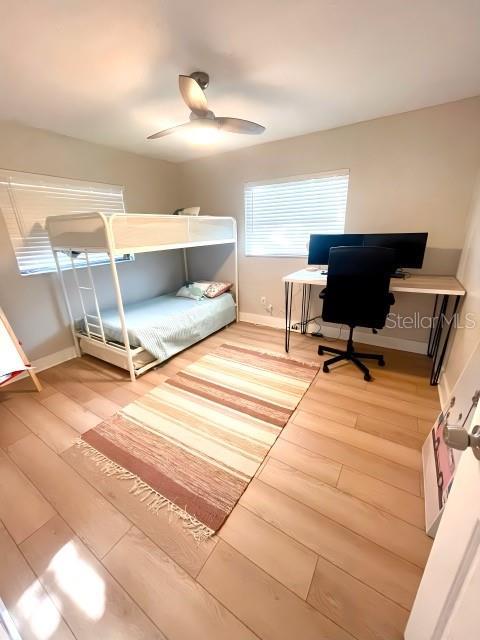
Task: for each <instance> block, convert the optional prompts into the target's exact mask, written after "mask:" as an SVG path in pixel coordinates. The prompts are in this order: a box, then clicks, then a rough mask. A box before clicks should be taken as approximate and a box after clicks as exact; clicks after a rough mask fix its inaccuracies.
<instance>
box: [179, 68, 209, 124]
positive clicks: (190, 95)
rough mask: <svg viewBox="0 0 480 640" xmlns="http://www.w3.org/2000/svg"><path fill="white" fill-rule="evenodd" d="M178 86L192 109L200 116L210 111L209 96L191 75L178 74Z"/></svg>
mask: <svg viewBox="0 0 480 640" xmlns="http://www.w3.org/2000/svg"><path fill="white" fill-rule="evenodd" d="M178 86H179V88H180V93H181V94H182V98H183V100H184V102H185V104H186V105H187V107H188V108H189V109H190V111H193V113H196V114H197V115H200V116H201V115H203V114H205V113H207V112H208V106H207V98H206V97H205V94H204V93H203V90H202V88H201V87H200V85H199V84H198V82H197V81H196V80H194V79H193V78H191V77H190V76H178Z"/></svg>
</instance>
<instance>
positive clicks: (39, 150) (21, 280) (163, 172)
mask: <svg viewBox="0 0 480 640" xmlns="http://www.w3.org/2000/svg"><path fill="white" fill-rule="evenodd" d="M0 167H1V168H5V169H11V170H18V171H29V172H33V173H43V174H49V175H53V176H62V177H67V178H68V177H70V178H78V179H83V180H92V181H97V182H107V183H111V184H120V185H124V187H125V204H126V208H127V210H128V211H133V212H135V211H145V212H157V213H158V212H162V213H163V212H165V213H167V212H170V211H172V210H174V209H175V208H177V207H178V206H179V205H178V193H179V192H178V181H177V173H178V168H177V167H176V165H174V164H171V163H168V162H162V161H159V160H153V159H148V158H144V157H142V156H138V155H135V154H132V153H126V152H122V151H117V150H114V149H110V148H108V147H103V146H100V145H94V144H90V143H87V142H83V141H80V140H76V139H74V138H68V137H66V136H60V135H56V134H54V133H50V132H47V131H41V130H39V129H32V128H29V127H23V126H20V125H17V124H12V123H6V122H0ZM182 265H183V263H182V261H181V256H180V255H178V252H176V254H174V255H172V254H171V253H169V254H168V255H167V254H161V253H156V254H144V255H138V256H137V259H136V261H135V262H134V263H128V264H122V265H120V268H119V272H120V279H121V281H122V284H123V285H124V292H125V297H126V299H127V300H134V299H141V298H144V297H148V296H150V295H158V294H159V293H161V292H163V291H166V290H171V289H174V288H175V287H176V286H177V285H179V280H181V279H182V277H183V275H182V274H183V272H182V269H183V266H182ZM95 275H96V277H98V279H99V282H100V283H101V289H102V292H103V294H104V295H103V296H102V297H103V299H104V300H110V301H112V302H113V295H112V293H113V292H112V290H111V280H110V278H109V277H108V276H109V274H108V271H107V267H95ZM0 306H2V307H3V308H4V310H5V313H6V314H7V317H8V318H9V320H10V322H11V324H12V325H13V327H14V329H15V331H16V332H17V334H18V336H19V338H20V339H21V340H22V341H23V343H24V347H25V350H26V351H27V353H28V355H29V357H30V358H32V359H38V358H41V357H44V356H48V355H50V354H52V353H55V352H57V351H60V350H62V349H65V348H68V347H71V346H72V339H71V335H70V331H69V328H68V325H67V321H66V317H65V311H64V307H63V303H62V300H61V297H60V296H59V292H58V283H57V277H56V275H55V274H47V275H33V276H27V277H25V276H23V277H22V276H20V275H19V273H18V269H17V265H16V261H15V258H14V255H13V251H12V249H11V246H10V242H9V240H8V236H7V233H6V229H5V226H4V223H3V219H2V217H1V216H0Z"/></svg>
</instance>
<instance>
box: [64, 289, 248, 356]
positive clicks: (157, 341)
mask: <svg viewBox="0 0 480 640" xmlns="http://www.w3.org/2000/svg"><path fill="white" fill-rule="evenodd" d="M124 311H125V319H126V322H127V329H128V337H129V342H130V345H131V346H132V347H139V346H141V347H143V348H144V349H146V350H147V351H149V352H150V353H151V354H152V355H153V356H155V358H158V359H159V360H162V361H163V360H167V358H170V357H171V356H173V355H175V354H176V353H178V352H179V351H182V350H183V349H186V348H187V347H189V346H191V345H192V344H195V342H198V341H199V340H202V339H203V338H206V337H207V336H208V335H210V334H211V333H214V332H215V331H218V330H219V329H221V328H222V327H224V326H226V325H227V324H229V323H230V322H233V321H234V320H235V318H236V311H235V302H234V300H233V297H232V295H231V294H230V293H224V294H222V295H220V296H218V297H216V298H202V299H201V300H191V299H190V298H177V296H176V295H175V294H174V293H168V294H166V295H163V296H158V297H156V298H151V299H149V300H143V301H141V302H135V303H134V304H128V305H125V306H124ZM101 315H102V322H103V329H104V332H105V338H106V339H107V340H109V341H112V342H119V343H121V344H123V336H122V326H121V324H120V318H119V316H118V311H117V308H116V307H115V308H112V309H102V311H101ZM76 325H77V328H79V329H81V330H83V327H84V322H83V320H79V321H78V322H77V323H76Z"/></svg>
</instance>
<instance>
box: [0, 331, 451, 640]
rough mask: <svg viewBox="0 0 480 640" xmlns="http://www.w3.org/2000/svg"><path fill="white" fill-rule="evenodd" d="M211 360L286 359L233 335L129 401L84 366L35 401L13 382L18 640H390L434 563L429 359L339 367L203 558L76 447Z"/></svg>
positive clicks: (5, 458)
mask: <svg viewBox="0 0 480 640" xmlns="http://www.w3.org/2000/svg"><path fill="white" fill-rule="evenodd" d="M223 342H231V343H235V344H239V345H243V346H247V347H248V346H251V347H257V348H260V349H265V350H269V351H278V352H280V353H283V332H281V331H278V330H275V329H269V328H265V327H259V326H254V325H249V324H245V323H238V324H236V325H232V326H230V327H229V328H227V329H224V330H222V331H220V332H219V333H217V334H215V335H214V336H211V337H210V338H207V339H206V340H204V341H203V342H201V343H199V344H198V345H195V346H194V347H192V348H190V349H188V350H187V351H185V352H183V353H181V354H179V355H178V356H176V357H174V358H172V359H171V360H170V361H168V362H167V363H166V364H165V365H163V366H161V367H159V368H158V369H157V370H156V371H152V372H149V373H148V374H146V375H145V376H143V377H142V378H140V380H138V381H137V382H135V383H132V382H130V381H129V380H128V377H127V375H126V374H125V373H124V372H123V371H121V370H120V369H117V368H114V367H110V366H109V365H107V364H105V363H103V362H101V361H99V360H95V359H93V358H88V357H84V358H81V359H75V360H71V361H69V362H67V363H64V364H62V365H59V366H56V367H54V368H52V369H49V370H47V371H44V372H43V373H41V374H40V379H41V381H42V383H43V384H44V390H43V391H42V392H41V393H35V392H34V391H31V390H30V384H31V383H30V382H29V381H27V380H25V381H23V380H22V381H20V382H18V383H15V384H13V385H10V386H9V387H8V388H6V389H5V390H4V391H0V558H1V560H0V598H2V600H3V601H4V603H5V605H6V606H7V608H8V609H9V611H10V613H11V615H12V617H13V618H14V620H15V621H16V624H17V626H18V628H19V630H20V632H21V634H22V637H23V638H24V639H25V640H29V639H33V638H34V639H36V640H38V639H40V640H49V639H58V638H70V639H71V638H78V639H84V640H94V639H101V640H108V639H113V638H115V639H121V638H125V639H128V640H135V639H140V638H144V639H149V640H150V639H155V638H167V639H168V640H192V639H193V638H195V639H196V640H223V639H225V640H251V639H252V640H253V639H254V638H257V639H262V640H292V639H293V638H295V640H321V639H322V638H324V639H325V640H344V639H347V638H350V639H351V638H356V639H358V640H374V639H375V640H395V639H397V638H402V637H403V630H404V627H405V624H406V621H407V618H408V614H409V609H410V608H411V606H412V602H413V599H414V597H415V592H416V590H417V587H418V584H419V581H420V578H421V575H422V570H423V568H424V566H425V562H426V560H427V557H428V553H429V550H430V546H431V541H430V539H429V538H428V537H427V536H426V534H425V532H424V528H423V527H424V516H423V498H422V488H421V456H420V448H421V445H422V442H423V440H424V439H425V435H426V433H427V431H428V428H429V427H430V425H431V424H432V423H433V421H434V419H435V418H436V415H437V412H438V411H439V402H438V394H437V391H436V389H435V388H432V387H430V386H429V384H428V374H429V366H430V361H429V360H428V359H427V358H426V357H424V356H420V355H416V354H411V353H405V352H400V351H392V350H387V349H382V350H381V351H382V352H383V353H384V354H385V359H386V361H387V366H386V367H385V368H384V369H379V368H375V367H372V373H373V374H374V376H375V380H374V381H373V382H370V383H367V382H365V381H364V380H363V377H362V375H361V374H360V372H358V371H357V370H356V369H355V368H354V367H353V366H352V365H350V364H346V365H343V366H341V367H337V368H336V369H335V370H332V372H331V373H330V374H324V373H322V371H321V370H320V373H319V374H318V376H317V377H316V379H315V381H314V382H313V384H312V385H311V387H310V389H309V391H308V392H307V393H306V395H305V396H304V398H303V399H302V401H301V402H300V404H299V406H298V407H297V410H296V411H295V413H294V414H293V416H292V418H291V420H290V421H289V423H288V424H287V426H286V427H285V429H284V430H283V432H282V435H281V436H280V438H279V439H278V440H277V442H276V443H275V445H274V446H273V448H272V449H271V451H270V454H269V456H268V458H267V459H266V461H265V462H264V464H263V465H262V467H261V468H260V470H259V472H258V473H257V475H256V477H255V479H254V480H253V481H252V482H251V484H250V486H249V487H248V489H247V491H246V492H245V493H244V495H243V496H242V498H241V500H240V502H239V503H238V505H237V506H236V507H235V509H234V511H233V512H232V514H231V516H230V517H229V519H228V521H227V523H226V524H225V525H224V527H223V528H222V529H221V531H220V533H219V535H218V536H217V537H216V538H214V539H212V540H210V541H209V542H208V543H206V544H203V545H201V546H197V544H196V542H195V541H194V539H193V538H192V537H191V536H190V535H189V534H188V533H186V532H185V530H184V529H183V528H182V526H181V524H180V523H179V522H178V521H177V520H176V519H175V518H174V517H172V515H171V514H170V513H169V512H168V510H163V511H161V512H160V513H159V514H158V515H155V514H152V513H151V512H149V511H148V510H147V509H146V508H145V505H144V504H142V503H141V502H139V500H138V498H137V497H135V496H133V495H132V494H131V493H129V488H130V483H129V482H128V481H124V482H122V481H119V480H117V479H113V478H109V477H107V476H105V475H103V474H102V473H101V472H100V471H99V469H98V468H97V467H96V466H95V465H94V463H92V462H91V461H90V460H89V459H88V458H86V457H85V456H83V455H82V454H81V452H80V451H79V450H78V449H77V448H76V447H72V444H73V443H74V441H75V439H76V438H77V437H78V435H79V434H80V433H82V432H84V431H86V430H88V429H90V428H91V427H93V426H94V425H95V424H97V423H98V422H100V421H101V420H102V419H104V418H107V417H108V416H110V415H112V414H113V413H115V412H116V411H117V410H118V409H119V407H121V406H122V405H125V404H128V403H129V402H131V401H132V400H134V399H135V398H137V397H138V395H141V394H143V393H145V392H147V391H149V390H150V389H151V388H152V387H153V386H154V385H156V384H158V383H159V382H161V381H162V380H164V379H165V377H167V376H170V375H172V374H174V373H175V372H177V371H178V370H179V369H181V368H183V367H184V366H186V365H187V364H189V363H190V362H192V361H194V360H195V359H197V358H199V357H200V356H202V355H204V354H205V353H208V352H209V351H211V350H213V349H214V348H215V347H216V346H217V345H219V344H222V343H223ZM317 344H318V339H315V338H312V337H310V336H301V335H298V334H292V344H291V355H292V356H294V357H297V358H303V359H309V360H314V361H316V360H317V359H318V360H319V361H320V360H321V359H320V358H319V357H318V356H317V355H316V346H317ZM368 350H370V351H371V350H372V348H371V347H369V348H368ZM326 357H327V356H326Z"/></svg>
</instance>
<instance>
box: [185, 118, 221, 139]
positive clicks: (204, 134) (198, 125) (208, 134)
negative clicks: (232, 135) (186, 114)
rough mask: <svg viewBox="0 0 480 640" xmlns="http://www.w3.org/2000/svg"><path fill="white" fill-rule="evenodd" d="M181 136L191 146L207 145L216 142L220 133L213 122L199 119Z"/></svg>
mask: <svg viewBox="0 0 480 640" xmlns="http://www.w3.org/2000/svg"><path fill="white" fill-rule="evenodd" d="M182 136H183V137H184V138H185V139H186V140H188V142H191V143H192V144H198V145H209V144H215V143H216V142H218V141H219V140H220V138H221V137H222V132H221V131H220V129H219V127H218V125H217V123H216V122H215V121H214V120H207V119H205V120H203V119H201V120H195V121H194V122H192V123H191V126H189V127H188V128H187V129H185V130H184V131H183V132H182Z"/></svg>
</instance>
